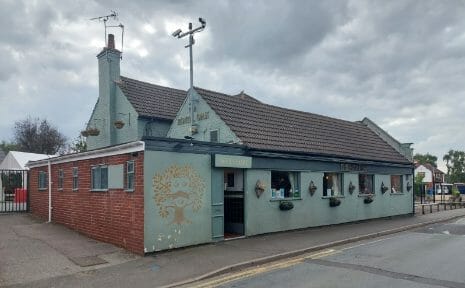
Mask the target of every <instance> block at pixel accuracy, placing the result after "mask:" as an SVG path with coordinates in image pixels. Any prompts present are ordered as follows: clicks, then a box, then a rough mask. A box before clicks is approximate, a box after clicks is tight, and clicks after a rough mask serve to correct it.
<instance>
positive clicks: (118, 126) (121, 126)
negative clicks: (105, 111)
mask: <svg viewBox="0 0 465 288" xmlns="http://www.w3.org/2000/svg"><path fill="white" fill-rule="evenodd" d="M113 125H114V126H115V128H116V129H121V128H123V127H124V122H123V121H121V120H116V121H115V122H114V123H113Z"/></svg>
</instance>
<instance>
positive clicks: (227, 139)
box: [168, 91, 240, 143]
mask: <svg viewBox="0 0 465 288" xmlns="http://www.w3.org/2000/svg"><path fill="white" fill-rule="evenodd" d="M194 93H195V97H196V98H197V99H198V101H197V102H196V105H195V112H194V118H195V119H197V117H198V116H197V115H198V114H201V115H206V114H205V113H208V119H203V120H198V121H197V120H196V122H195V123H196V124H197V125H198V133H196V134H194V135H192V137H194V139H195V140H199V141H210V131H212V130H218V140H219V142H220V143H240V139H239V138H238V137H237V136H236V134H234V132H233V131H232V130H231V129H230V128H229V127H228V126H227V125H226V123H224V121H223V120H221V118H220V117H219V116H218V115H217V114H216V113H215V111H213V109H211V108H210V106H209V105H208V104H207V103H206V102H205V100H204V99H203V98H202V97H201V96H200V95H199V94H198V93H197V92H195V91H194ZM188 99H189V97H187V98H186V101H185V102H184V104H183V105H182V106H181V109H180V110H179V112H178V114H177V116H176V119H174V121H173V123H172V124H171V128H170V130H169V132H168V137H170V138H184V136H186V135H188V136H190V135H191V132H190V127H191V123H190V122H188V123H184V124H182V125H179V124H178V122H179V119H183V118H186V117H190V112H189V101H188Z"/></svg>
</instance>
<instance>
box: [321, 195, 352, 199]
mask: <svg viewBox="0 0 465 288" xmlns="http://www.w3.org/2000/svg"><path fill="white" fill-rule="evenodd" d="M329 198H346V196H344V195H337V196H321V199H329Z"/></svg>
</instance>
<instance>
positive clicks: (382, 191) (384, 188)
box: [381, 182, 389, 194]
mask: <svg viewBox="0 0 465 288" xmlns="http://www.w3.org/2000/svg"><path fill="white" fill-rule="evenodd" d="M388 189H389V188H388V187H387V186H384V182H381V193H383V194H384V193H386V191H387V190H388Z"/></svg>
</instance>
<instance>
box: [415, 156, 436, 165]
mask: <svg viewBox="0 0 465 288" xmlns="http://www.w3.org/2000/svg"><path fill="white" fill-rule="evenodd" d="M413 160H416V161H417V162H418V163H419V164H431V165H432V166H433V167H434V168H437V167H438V164H437V161H438V157H436V156H434V155H431V154H429V153H426V154H419V153H417V154H415V156H413Z"/></svg>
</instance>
